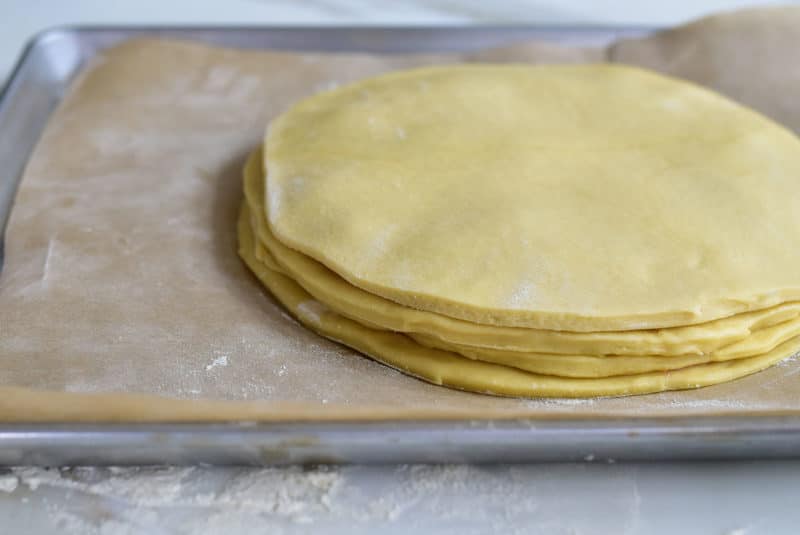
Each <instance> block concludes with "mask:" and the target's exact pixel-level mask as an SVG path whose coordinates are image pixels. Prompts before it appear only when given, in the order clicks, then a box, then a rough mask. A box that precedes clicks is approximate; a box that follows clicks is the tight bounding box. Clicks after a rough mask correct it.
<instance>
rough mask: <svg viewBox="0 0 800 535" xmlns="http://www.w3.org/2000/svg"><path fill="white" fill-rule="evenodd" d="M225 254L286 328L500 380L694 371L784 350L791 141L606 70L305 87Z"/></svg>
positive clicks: (713, 378) (796, 198)
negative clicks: (248, 274)
mask: <svg viewBox="0 0 800 535" xmlns="http://www.w3.org/2000/svg"><path fill="white" fill-rule="evenodd" d="M244 182H245V188H244V189H245V202H244V204H243V207H242V211H241V216H240V219H239V227H238V231H239V241H240V254H241V256H242V257H243V258H244V260H245V262H246V263H247V265H248V266H249V267H250V268H251V270H252V271H253V272H254V273H255V274H256V275H257V276H258V278H259V279H260V280H261V281H262V282H263V283H264V284H265V285H266V286H267V288H268V289H269V290H270V292H271V293H272V294H273V295H274V296H275V298H276V299H277V300H278V301H280V302H281V303H282V304H283V305H284V306H285V307H286V308H287V309H288V310H289V311H290V312H291V313H292V314H293V315H294V316H296V317H297V318H298V319H299V320H300V321H301V322H302V323H303V324H304V325H306V326H307V327H308V328H310V329H313V330H314V331H316V332H318V333H319V334H321V335H323V336H326V337H328V338H330V339H332V340H336V341H338V342H341V343H343V344H345V345H347V346H350V347H352V348H354V349H356V350H358V351H360V352H362V353H364V354H366V355H368V356H371V357H373V358H374V359H377V360H379V361H381V362H383V363H386V364H388V365H390V366H393V367H395V368H397V369H399V370H402V371H404V372H406V373H408V374H411V375H414V376H417V377H419V378H422V379H424V380H427V381H430V382H432V383H435V384H441V385H446V386H451V387H455V388H460V389H464V390H471V391H476V392H483V393H491V394H497V395H508V396H524V397H542V396H559V397H560V396H563V397H588V396H605V395H626V394H639V393H648V392H658V391H664V390H673V389H684V388H695V387H700V386H704V385H710V384H715V383H719V382H723V381H728V380H731V379H735V378H738V377H742V376H744V375H748V374H751V373H753V372H756V371H759V370H761V369H763V368H765V367H767V366H770V365H771V364H774V363H775V362H778V361H779V360H781V359H783V358H786V357H789V356H791V355H793V354H794V353H795V352H797V351H798V350H800V269H799V268H800V194H798V193H799V192H800V140H798V138H797V137H796V136H795V135H794V134H792V133H791V132H789V131H787V130H786V129H784V128H782V127H780V126H779V125H777V124H775V123H773V122H771V121H769V120H768V119H766V118H764V117H762V116H761V115H759V114H757V113H756V112H754V111H751V110H749V109H746V108H744V107H742V106H740V105H738V104H735V103H733V102H731V101H729V100H727V99H725V98H723V97H722V96H720V95H717V94H715V93H712V92H710V91H707V90H704V89H702V88H699V87H696V86H694V85H691V84H689V83H685V82H682V81H678V80H674V79H670V78H667V77H664V76H661V75H657V74H655V73H651V72H647V71H643V70H639V69H634V68H631V67H623V66H614V65H577V66H574V65H573V66H554V65H551V66H528V65H480V64H475V65H451V66H440V67H432V68H424V69H416V70H411V71H403V72H397V73H392V74H388V75H384V76H380V77H377V78H372V79H368V80H365V81H361V82H358V83H356V84H353V85H349V86H346V87H342V88H339V89H336V90H333V91H329V92H326V93H322V94H318V95H315V96H313V97H311V98H308V99H306V100H303V101H301V102H299V103H298V104H296V105H295V106H293V107H292V108H291V109H290V110H288V111H287V112H286V113H284V114H283V115H282V116H280V117H278V118H277V119H276V120H274V121H273V122H272V123H271V124H270V127H269V129H268V132H267V135H266V139H265V143H264V146H263V150H262V149H258V150H257V151H256V152H255V153H254V154H252V155H251V157H250V158H249V160H248V162H247V164H246V167H245V171H244Z"/></svg>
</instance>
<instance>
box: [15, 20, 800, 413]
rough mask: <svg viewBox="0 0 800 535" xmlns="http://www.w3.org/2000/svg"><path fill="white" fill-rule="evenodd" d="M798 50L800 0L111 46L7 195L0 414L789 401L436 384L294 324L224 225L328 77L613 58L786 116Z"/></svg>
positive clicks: (776, 372) (610, 409)
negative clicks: (282, 38) (502, 25)
mask: <svg viewBox="0 0 800 535" xmlns="http://www.w3.org/2000/svg"><path fill="white" fill-rule="evenodd" d="M798 50H800V9H798V8H781V9H769V10H759V11H749V12H740V13H735V14H729V15H722V16H718V17H714V18H710V19H706V20H703V21H700V22H697V23H694V24H690V25H688V26H686V27H683V28H679V29H676V30H671V31H668V32H664V33H661V34H658V35H655V36H653V37H649V38H645V39H641V40H629V41H623V42H619V43H616V44H614V45H612V46H611V47H609V48H608V49H564V48H558V47H554V46H552V45H545V44H535V43H522V44H519V45H515V46H512V47H508V48H504V49H497V50H492V51H486V52H481V53H478V54H471V55H465V56H461V57H457V56H452V55H448V56H432V55H428V56H384V57H381V56H368V55H355V54H336V55H325V54H299V53H278V52H262V51H258V52H254V51H239V50H224V49H218V48H209V47H206V46H203V45H199V44H193V43H182V42H168V41H156V40H136V41H131V42H128V43H125V44H123V45H121V46H118V47H117V48H114V49H113V50H110V51H108V52H107V53H106V54H104V55H103V56H102V57H101V58H98V59H97V60H96V61H95V62H94V63H93V64H92V65H90V66H89V67H88V69H87V70H86V71H85V72H84V73H83V74H82V75H81V76H80V77H79V79H78V80H77V81H76V83H75V84H74V85H73V87H72V89H71V91H70V92H69V94H68V95H67V97H66V98H65V99H64V101H63V103H62V104H61V106H60V107H59V109H58V110H57V111H56V112H55V114H54V115H53V117H52V119H51V120H50V123H49V125H48V126H47V128H46V131H45V133H44V136H43V138H42V140H41V141H40V143H39V145H38V147H37V149H36V150H35V153H34V155H33V157H32V159H31V161H30V163H29V166H28V168H27V170H26V172H25V176H24V177H23V180H22V183H21V185H20V188H19V191H18V194H17V198H16V202H15V205H14V208H13V212H12V216H11V221H10V224H9V227H8V231H7V250H6V253H7V256H6V265H5V267H4V270H3V272H2V274H1V275H0V358H2V366H3V367H2V373H0V420H6V421H43V420H98V421H100V420H105V421H109V420H122V421H125V420H137V421H143V420H161V421H163V420H174V421H179V420H231V419H234V420H235V419H325V418H356V419H358V418H386V417H392V418H418V417H442V416H448V417H456V418H461V417H464V418H466V417H481V416H493V417H515V418H518V417H522V416H558V417H563V416H616V415H639V416H659V415H663V416H666V415H671V416H679V415H686V414H698V413H701V414H711V413H721V412H725V413H752V412H759V413H763V412H796V413H798V414H800V395H798V394H799V393H800V361H790V362H786V363H783V364H781V365H779V366H776V367H774V368H772V369H769V370H766V371H764V372H761V373H758V374H756V375H753V376H750V377H747V378H744V379H741V380H738V381H734V382H731V383H727V384H723V385H719V386H714V387H709V388H704V389H700V390H694V391H683V392H674V393H666V394H659V395H648V396H638V397H632V398H618V399H595V400H577V401H570V400H518V399H503V398H495V397H489V396H483V395H478V394H470V393H463V392H457V391H454V390H448V389H446V388H442V387H437V386H432V385H428V384H426V383H423V382H421V381H419V380H416V379H413V378H410V377H407V376H404V375H402V374H400V373H399V372H396V371H394V370H391V369H389V368H387V367H386V366H383V365H381V364H378V363H376V362H373V361H371V360H369V359H367V358H365V357H362V356H360V355H358V354H356V353H354V352H353V351H351V350H349V349H346V348H343V347H341V346H339V345H337V344H335V343H333V342H330V341H328V340H325V339H322V338H320V337H318V336H316V335H314V334H312V333H311V332H309V331H307V330H306V329H304V328H302V327H300V326H299V325H298V324H296V323H295V322H294V321H292V319H290V318H289V316H287V315H286V314H285V313H284V312H283V311H282V309H281V308H280V307H279V306H277V305H276V304H275V303H274V301H273V300H272V299H271V298H270V297H269V296H268V295H267V294H266V293H265V292H264V291H262V289H261V287H260V285H259V284H258V283H257V282H256V281H255V280H254V278H253V277H252V276H251V275H250V273H249V272H248V271H247V270H246V269H245V267H244V266H243V265H242V263H241V261H240V260H239V258H238V257H237V255H236V239H235V234H234V228H235V218H236V212H237V209H238V206H239V202H240V199H241V186H240V183H241V180H240V168H241V165H242V162H243V158H244V155H245V154H246V152H247V151H248V150H250V149H251V148H252V147H254V146H255V145H256V144H257V143H258V142H259V140H260V138H261V136H262V133H263V131H264V127H265V125H266V124H267V122H268V121H269V120H270V118H272V117H274V116H275V115H276V114H278V113H280V112H281V111H282V110H283V109H285V108H286V107H287V106H288V105H289V104H290V103H291V102H292V101H294V100H296V99H298V98H300V97H302V96H304V95H308V94H311V93H313V92H315V91H319V90H322V89H325V88H327V87H330V86H331V85H332V84H337V83H344V82H347V81H350V80H354V79H357V78H360V77H364V76H368V75H373V74H376V73H380V72H383V71H387V70H391V69H397V68H403V67H410V66H413V65H419V64H427V63H437V62H451V61H476V60H479V61H500V62H503V61H518V62H531V63H533V62H582V61H606V60H610V61H617V62H625V63H634V64H638V65H643V66H646V67H649V68H652V69H656V70H659V71H662V72H666V73H669V74H672V75H676V76H679V77H684V78H688V79H690V80H694V81H697V82H699V83H702V84H705V85H708V86H711V87H713V88H715V89H717V90H719V91H721V92H723V93H726V94H727V95H729V96H731V97H733V98H734V99H737V100H739V101H741V102H744V103H745V104H748V105H750V106H753V107H755V108H757V109H759V110H761V111H763V112H764V113H766V114H768V115H770V116H772V117H773V118H775V119H776V120H778V121H780V122H782V123H784V124H786V125H788V126H790V127H792V128H794V129H795V130H798V129H800V96H798V95H800V62H798V61H797V59H798V58H797V51H798ZM798 188H799V189H798V194H800V177H798ZM100 393H102V395H100ZM86 394H91V395H88V396H87V395H86ZM154 396H162V397H154ZM166 398H177V399H178V400H184V401H176V400H169V399H166ZM186 400H195V401H186ZM224 400H227V401H224ZM231 401H235V402H238V403H230V402H231Z"/></svg>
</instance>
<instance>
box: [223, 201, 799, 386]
mask: <svg viewBox="0 0 800 535" xmlns="http://www.w3.org/2000/svg"><path fill="white" fill-rule="evenodd" d="M238 234H239V254H240V255H241V256H242V258H243V259H244V261H245V262H246V263H247V265H248V266H249V267H250V269H251V270H252V271H253V273H254V274H255V275H256V276H257V277H258V278H259V280H260V281H261V282H262V283H263V284H264V285H265V286H266V287H267V288H268V289H269V290H270V292H271V293H272V295H274V296H275V298H276V299H277V300H278V301H280V302H281V303H282V304H283V305H284V306H285V307H286V308H287V309H288V310H289V311H290V312H291V313H292V315H294V316H295V317H296V318H297V319H298V320H299V321H300V322H301V323H303V324H304V325H305V326H306V327H308V328H309V329H312V330H314V331H316V332H317V333H319V334H321V335H323V336H325V337H327V338H330V339H332V340H335V341H338V342H341V343H343V344H345V345H347V346H349V347H352V348H353V349H356V350H358V351H360V352H361V353H364V354H366V355H369V356H372V357H373V358H375V359H377V360H379V361H380V362H383V363H384V364H387V365H389V366H392V367H394V368H397V369H399V370H401V371H403V372H405V373H407V374H410V375H413V376H416V377H419V378H421V379H424V380H426V381H429V382H431V383H434V384H438V385H445V386H450V387H453V388H458V389H462V390H469V391H473V392H481V393H487V394H495V395H505V396H519V397H593V396H615V395H629V394H644V393H650V392H661V391H665V390H678V389H685V388H697V387H701V386H706V385H710V384H716V383H720V382H724V381H730V380H732V379H736V378H738V377H743V376H745V375H749V374H751V373H754V372H757V371H759V370H761V369H763V368H766V367H768V366H770V365H772V364H774V363H776V362H778V361H780V360H782V359H783V358H786V357H787V356H789V355H791V354H793V353H795V352H797V351H798V350H800V338H793V339H791V340H789V341H787V342H784V343H783V344H781V345H779V346H777V347H776V348H775V349H773V350H772V351H769V352H767V353H764V354H762V355H758V356H754V357H749V358H742V359H736V360H729V361H724V362H713V363H709V364H698V365H696V366H688V367H686V368H681V369H679V370H674V371H670V372H654V373H641V374H635V375H626V376H619V377H600V378H572V377H557V376H550V375H542V374H536V373H530V372H526V371H523V370H520V369H517V368H512V367H507V366H502V365H499V364H493V363H489V362H482V361H479V360H472V359H469V358H465V357H463V356H460V355H458V354H456V353H452V352H449V351H443V350H438V349H433V348H429V347H426V346H423V345H420V344H418V343H416V342H415V341H414V340H412V339H411V338H409V337H407V336H405V335H402V334H398V333H393V332H389V331H382V330H378V329H372V328H369V327H366V326H364V325H362V324H360V323H358V322H355V321H353V320H350V319H348V318H345V317H343V316H341V315H339V314H337V313H336V312H334V311H332V310H331V309H329V308H328V307H326V306H325V305H323V304H322V303H320V302H319V301H316V300H315V299H314V298H313V297H312V296H311V295H309V294H308V292H306V291H305V290H303V288H301V287H300V286H299V285H298V284H297V283H295V282H294V281H293V280H292V279H291V278H290V277H287V276H285V275H283V274H281V273H279V272H278V271H274V270H272V269H270V268H269V267H267V266H266V265H265V264H264V263H262V262H259V261H258V259H257V258H256V257H255V254H254V251H255V247H256V241H255V237H254V233H253V229H252V227H251V217H250V214H249V208H248V207H247V205H246V204H243V206H242V211H241V214H240V217H239V223H238Z"/></svg>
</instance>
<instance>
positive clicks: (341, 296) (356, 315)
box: [244, 149, 800, 369]
mask: <svg viewBox="0 0 800 535" xmlns="http://www.w3.org/2000/svg"><path fill="white" fill-rule="evenodd" d="M261 154H262V152H261V150H260V149H259V150H257V151H255V152H254V153H253V154H251V156H250V157H249V158H248V160H247V163H246V165H245V170H244V194H245V198H246V199H247V202H248V204H249V206H250V209H251V213H252V214H253V216H252V217H253V227H254V230H255V232H256V234H257V235H258V238H259V239H260V241H261V242H263V244H262V245H261V247H260V248H259V250H258V251H257V254H256V256H257V257H258V258H259V260H261V261H266V262H267V264H268V265H269V266H270V267H271V269H273V270H276V271H281V272H288V273H291V277H292V278H293V279H294V280H295V282H297V283H298V284H299V285H300V286H302V287H303V289H305V290H306V291H307V292H309V293H310V294H311V295H313V296H314V298H315V299H317V300H319V301H320V302H322V303H324V304H325V305H326V306H328V307H330V308H332V309H334V310H335V311H336V312H338V313H340V314H343V315H344V316H347V317H349V318H350V319H353V320H356V321H359V322H361V323H364V324H367V325H372V326H374V327H377V328H381V329H386V330H392V331H401V332H408V333H416V334H419V335H421V339H425V340H429V342H430V343H436V339H441V340H440V342H439V343H440V344H444V346H445V347H447V348H448V349H454V350H457V348H459V347H463V349H464V351H465V352H468V356H469V355H474V354H475V351H474V349H475V348H488V349H491V350H507V351H521V352H534V353H539V354H541V353H555V354H568V355H575V354H587V355H608V354H614V355H636V356H637V357H639V356H640V355H643V354H651V355H668V356H686V355H692V354H693V355H707V354H709V353H714V354H716V355H717V357H719V356H720V355H723V354H724V355H733V354H736V355H739V356H741V355H755V354H759V353H763V352H765V351H768V350H769V349H772V347H774V346H775V345H777V343H780V342H781V341H784V340H786V339H788V338H789V337H791V336H795V335H797V334H800V333H799V332H798V331H799V330H800V317H798V315H800V303H797V302H790V303H785V304H782V305H778V306H776V307H773V308H769V309H764V310H760V311H755V312H749V313H745V314H741V315H737V316H732V317H728V318H724V319H721V320H716V321H712V322H708V323H705V324H701V325H696V326H688V327H675V328H671V329H661V330H645V331H641V330H640V331H620V332H613V331H607V332H593V333H575V332H565V331H546V330H535V329H524V328H518V327H502V326H491V325H480V324H474V323H470V322H466V321H463V320H459V319H456V318H450V317H448V316H443V315H440V314H437V313H434V312H428V311H424V310H417V309H413V308H409V307H405V306H402V305H400V304H397V303H395V302H393V301H391V300H388V299H384V298H382V297H380V296H377V295H374V294H371V293H369V292H366V291H364V290H361V289H359V288H357V287H355V286H352V285H350V284H349V283H347V282H346V281H344V280H343V279H342V278H340V277H338V276H337V275H336V274H335V273H333V272H332V271H330V270H329V269H327V268H326V267H325V266H323V265H322V264H320V263H318V262H316V261H314V260H313V259H311V258H309V257H307V256H305V255H303V254H301V253H298V252H297V251H294V250H292V249H290V248H288V247H286V246H285V245H283V244H281V243H280V242H279V241H278V240H277V239H275V237H274V236H273V235H272V233H271V231H270V230H269V228H268V226H267V223H266V217H265V214H266V207H265V206H264V203H263V200H262V199H263V195H264V173H263V168H262V166H261ZM264 248H266V250H268V252H267V251H266V250H264ZM267 255H268V256H267ZM767 328H772V329H770V331H769V332H770V333H771V336H769V335H767V333H766V332H762V331H764V330H765V329H767ZM754 333H758V336H752V335H753V334H754ZM776 336H777V338H776ZM430 343H428V344H426V345H430ZM723 348H724V349H725V351H722V349H723ZM734 348H735V350H734ZM493 354H497V353H493ZM511 358H516V357H513V356H512V357H511ZM728 358H731V357H728ZM708 360H713V359H712V358H708V357H705V358H701V359H692V360H691V362H692V363H697V362H705V361H708ZM559 362H560V363H561V364H563V361H559ZM619 362H623V361H622V360H620V361H619ZM654 362H659V363H660V364H658V366H661V367H660V368H659V367H655V368H653V369H669V368H670V367H674V368H678V367H682V366H681V365H679V364H678V363H679V362H681V361H680V359H674V360H671V361H669V360H666V359H656V360H655V361H654ZM684 362H686V361H684ZM683 365H684V366H685V365H687V364H683Z"/></svg>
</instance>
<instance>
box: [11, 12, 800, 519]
mask: <svg viewBox="0 0 800 535" xmlns="http://www.w3.org/2000/svg"><path fill="white" fill-rule="evenodd" d="M764 3H767V2H760V1H759V2H754V1H752V0H751V1H738V0H702V1H696V0H695V1H691V0H673V1H670V2H655V1H644V2H637V1H634V0H628V1H626V0H595V1H591V0H561V1H557V0H505V1H501V0H495V1H486V0H462V1H457V0H414V1H406V2H400V1H382V2H379V1H374V2H370V1H368V0H314V1H305V2H293V1H290V0H272V1H270V0H227V1H222V0H218V1H212V0H173V1H165V0H138V1H114V2H111V1H108V0H106V1H103V0H71V1H63V2H60V1H56V0H51V1H31V0H0V20H1V21H3V25H2V28H3V31H1V32H0V80H2V79H3V77H4V75H5V73H7V72H8V69H9V68H10V66H11V65H12V64H13V61H14V60H15V58H16V57H17V55H18V53H19V51H20V50H21V48H22V46H23V44H24V42H25V41H26V40H27V39H28V38H29V37H30V36H31V35H33V34H34V33H36V32H37V31H40V30H41V29H44V28H48V27H52V26H56V25H63V24H74V23H84V24H88V23H91V24H135V23H160V24H167V23H177V24H200V23H203V24H276V25H280V24H392V25H408V24H483V23H512V24H516V23H519V24H530V23H538V24H548V23H561V24H607V23H624V24H635V23H642V24H648V25H669V24H676V23H679V22H682V21H685V20H687V19H689V18H693V17H696V16H699V15H703V14H706V13H709V12H712V11H716V10H720V9H730V8H734V7H739V6H742V5H757V4H764ZM798 481H800V461H798V462H789V461H785V462H755V463H753V462H750V463H706V464H692V463H673V464H629V465H624V464H597V463H591V464H588V463H587V464H583V465H574V464H571V465H529V466H502V465H501V466H494V467H471V466H449V467H442V466H439V467H409V466H388V467H344V468H321V469H313V470H303V469H301V468H289V469H264V470H257V469H239V468H236V469H233V468H188V469H184V468H167V469H152V468H142V469H135V468H134V469H107V468H86V469H64V470H58V469H54V470H49V471H46V470H42V469H32V468H17V469H14V470H13V471H2V470H0V519H2V521H0V532H2V533H53V532H59V533H76V534H78V533H79V534H91V533H98V534H105V535H117V534H131V533H148V534H161V533H210V534H214V533H225V534H228V533H230V534H233V533H247V534H250V533H253V534H255V533H311V532H313V533H320V532H333V533H374V532H376V531H378V530H380V531H381V532H382V533H386V534H393V533H398V534H400V533H408V532H409V531H411V530H416V531H417V532H420V533H430V532H436V533H458V534H459V535H461V534H468V533H492V532H494V533H504V534H505V533H534V534H535V533H546V534H579V535H591V534H629V535H633V534H654V535H658V534H670V535H672V534H675V533H681V534H687V535H691V534H704V535H705V534H710V535H716V534H718V535H754V534H761V533H764V534H784V533H785V534H793V533H797V531H798V529H797V524H798V520H800V512H799V511H798V507H797V503H798V500H800V485H798Z"/></svg>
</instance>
